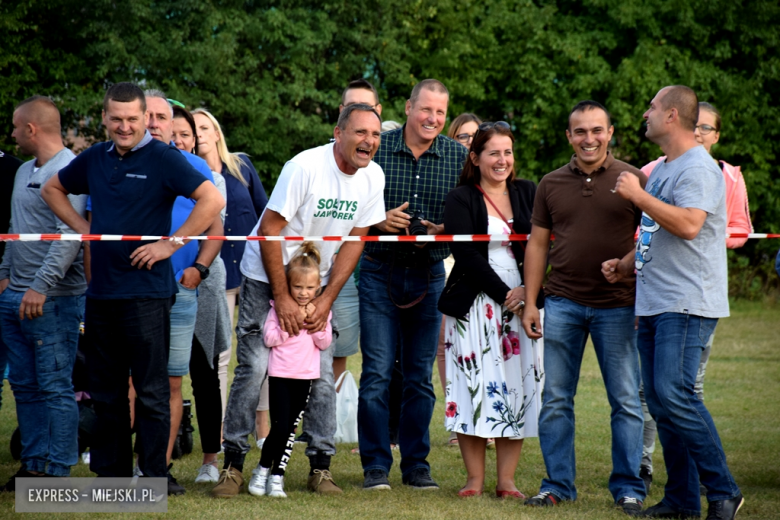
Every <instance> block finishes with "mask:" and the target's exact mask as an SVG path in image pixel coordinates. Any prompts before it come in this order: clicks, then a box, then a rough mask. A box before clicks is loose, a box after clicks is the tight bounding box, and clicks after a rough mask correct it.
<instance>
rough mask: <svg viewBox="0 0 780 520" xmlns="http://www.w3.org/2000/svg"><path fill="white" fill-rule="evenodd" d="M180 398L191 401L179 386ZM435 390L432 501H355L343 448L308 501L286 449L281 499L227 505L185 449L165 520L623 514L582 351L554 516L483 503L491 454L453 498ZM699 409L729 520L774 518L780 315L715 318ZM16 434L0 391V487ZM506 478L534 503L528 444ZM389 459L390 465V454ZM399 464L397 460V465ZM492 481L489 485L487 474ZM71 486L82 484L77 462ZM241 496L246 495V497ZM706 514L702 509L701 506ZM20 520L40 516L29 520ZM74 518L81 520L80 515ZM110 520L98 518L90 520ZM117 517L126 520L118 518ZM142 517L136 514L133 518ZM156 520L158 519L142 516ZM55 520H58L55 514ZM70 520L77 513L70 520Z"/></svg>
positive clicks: (655, 491) (655, 493)
mask: <svg viewBox="0 0 780 520" xmlns="http://www.w3.org/2000/svg"><path fill="white" fill-rule="evenodd" d="M350 369H351V370H352V371H353V373H355V374H356V376H357V375H358V373H359V371H360V357H359V356H354V357H353V358H351V359H350ZM185 381H186V389H185V393H186V395H191V390H190V388H189V381H188V380H187V379H186V378H185ZM434 388H435V389H436V392H437V395H439V397H440V399H439V400H438V402H437V406H436V411H435V412H434V418H433V421H432V422H431V440H432V450H431V454H430V457H429V461H430V463H431V466H432V474H433V477H434V478H435V479H436V480H437V481H438V482H439V484H440V485H441V490H440V491H437V492H420V491H417V492H415V491H412V490H409V489H405V487H404V486H402V485H401V475H400V472H399V470H398V467H397V464H396V465H395V466H394V467H393V470H392V472H391V474H390V483H391V485H392V486H393V490H392V491H389V492H363V491H362V490H361V486H362V482H363V474H362V470H361V467H360V458H359V456H357V455H352V454H350V448H353V447H354V445H340V446H339V453H338V454H337V455H336V456H335V457H334V458H333V463H332V470H333V474H334V478H335V479H336V482H337V483H338V484H339V485H340V486H341V487H342V488H343V489H344V495H343V496H339V497H336V498H332V497H331V498H328V497H320V496H315V495H313V494H311V493H308V492H307V491H306V476H307V474H308V460H307V458H306V457H305V456H304V454H303V449H302V448H301V447H298V446H297V447H296V449H295V453H294V455H293V459H292V463H291V465H290V466H289V467H288V472H287V477H286V482H285V487H286V490H287V493H288V495H289V498H288V499H287V500H278V499H271V498H267V497H262V498H257V497H253V496H251V495H249V494H247V493H246V491H244V493H243V494H241V495H240V496H239V497H237V498H234V499H231V500H216V499H212V498H210V496H209V494H208V493H209V490H210V489H211V485H210V484H209V485H206V484H202V485H196V484H194V483H193V481H194V478H195V475H196V473H197V469H198V467H200V462H201V453H200V444H199V439H198V437H197V435H198V434H197V432H196V434H195V435H196V438H195V451H194V452H193V453H192V454H190V455H188V456H186V457H185V458H184V459H182V460H179V461H176V463H175V465H174V469H173V472H174V475H176V476H177V478H178V480H179V482H181V483H182V484H183V485H184V486H185V487H186V488H187V494H186V495H185V496H182V497H171V498H170V500H169V503H168V511H169V512H168V514H167V515H164V516H165V517H166V518H176V519H179V518H182V519H183V518H198V519H199V518H218V519H220V520H228V519H239V518H241V519H244V518H259V519H274V518H302V519H305V518H311V519H321V518H345V519H347V518H349V519H352V518H356V519H357V518H366V519H372V520H380V519H393V518H411V519H422V518H425V519H428V518H432V519H460V520H462V519H482V518H515V519H523V520H524V519H536V518H539V519H542V518H544V519H609V518H613V519H619V518H625V516H624V515H623V514H622V513H620V512H618V511H617V510H616V509H615V508H614V507H613V505H612V497H611V496H610V494H609V492H608V490H607V479H608V477H609V472H610V468H611V461H610V432H609V407H608V404H607V400H606V394H605V391H604V385H603V382H602V380H601V375H600V373H599V369H598V365H597V363H596V358H595V355H594V354H593V349H592V348H590V347H589V348H588V351H587V353H586V355H585V360H584V362H583V367H582V375H581V378H580V386H579V392H578V396H577V400H576V413H577V437H576V443H577V486H578V491H579V498H578V500H577V501H576V502H573V503H567V504H564V505H562V506H560V507H556V508H554V509H544V510H537V509H530V508H527V507H524V506H522V505H520V504H519V503H518V502H516V501H500V500H497V499H495V498H492V497H491V496H490V492H492V490H493V489H494V488H495V452H494V451H491V452H489V455H488V479H487V482H486V484H485V491H486V493H485V495H484V496H483V497H479V498H471V499H460V498H458V497H457V496H456V492H457V491H458V489H460V488H461V487H462V485H463V483H464V482H465V470H464V468H463V463H462V460H461V457H460V452H459V451H458V449H457V448H449V447H447V446H446V445H445V444H446V439H447V432H445V430H444V427H443V416H444V405H443V402H442V400H441V395H440V392H441V386H440V385H439V380H438V375H437V374H436V373H435V371H434ZM705 400H706V401H705V402H706V403H707V406H708V408H709V409H710V411H711V412H712V415H713V417H714V418H715V423H716V424H717V426H718V430H719V432H720V435H721V439H722V441H723V444H724V447H725V450H726V454H727V456H728V460H729V465H730V467H731V470H732V473H733V474H734V477H735V479H736V481H737V483H738V484H739V485H740V487H741V488H742V492H743V494H744V495H745V498H746V505H745V506H744V507H743V508H742V510H741V511H740V515H739V518H757V519H759V518H760V519H775V518H780V306H777V305H762V304H758V303H747V302H737V303H734V304H733V305H732V317H731V318H729V319H725V320H722V321H721V323H720V324H719V326H718V329H717V334H716V337H715V347H714V350H713V353H712V357H711V359H710V364H709V368H708V371H707V378H706V382H705ZM15 426H16V417H15V410H14V406H13V399H12V397H11V392H10V389H9V387H8V383H7V382H6V383H5V387H4V391H3V407H2V409H1V410H0V447H1V448H0V481H2V482H5V480H6V479H7V478H8V477H10V476H11V475H12V474H13V473H14V472H15V471H16V470H17V468H18V463H17V462H15V461H13V460H12V459H11V456H10V454H9V452H8V449H7V446H8V441H9V439H10V436H11V432H12V431H13V429H14V428H15ZM523 449H524V452H523V456H522V458H521V461H520V465H519V467H518V470H517V476H516V478H517V484H518V487H519V489H520V490H521V491H523V492H524V493H526V494H535V493H536V492H537V490H538V488H539V483H540V481H541V479H542V478H543V477H544V476H545V471H544V463H543V461H542V456H541V453H540V450H539V442H538V439H528V440H527V441H526V443H525V447H524V448H523ZM259 456H260V451H259V450H257V449H256V448H253V449H252V451H251V452H250V453H249V455H248V457H247V466H246V468H245V471H244V475H245V477H247V478H248V477H249V476H250V473H251V469H252V468H253V467H254V465H255V464H257V461H258V460H259ZM396 459H398V455H397V452H396ZM396 462H398V460H396ZM491 474H492V476H491ZM73 476H77V477H86V476H90V473H89V470H88V468H87V467H86V466H85V465H84V464H81V463H79V465H78V466H76V467H75V468H74V469H73ZM655 478H656V481H655V482H654V484H653V488H652V490H651V493H650V496H649V497H648V499H647V505H652V504H655V503H656V502H657V501H658V500H660V498H661V496H662V492H663V489H662V486H663V483H664V481H665V471H664V465H663V460H662V457H661V450H660V445H659V449H658V450H656V454H655ZM245 489H246V488H245ZM704 508H705V509H704V511H705V513H706V503H705V504H704ZM13 511H14V497H13V495H12V494H9V493H4V494H0V518H10V517H11V516H13V515H14V512H13ZM27 516H28V517H30V518H39V517H40V518H44V517H46V518H48V517H49V516H50V515H35V514H28V515H27ZM79 516H83V515H79ZM120 516H121V515H109V514H102V515H101V517H106V518H110V517H117V518H118V517H120ZM126 516H127V515H125V517H126ZM138 516H142V515H138ZM144 516H148V517H161V516H163V515H159V514H158V515H144ZM58 517H66V518H67V517H69V515H59V516H58ZM73 517H74V518H75V517H76V515H73Z"/></svg>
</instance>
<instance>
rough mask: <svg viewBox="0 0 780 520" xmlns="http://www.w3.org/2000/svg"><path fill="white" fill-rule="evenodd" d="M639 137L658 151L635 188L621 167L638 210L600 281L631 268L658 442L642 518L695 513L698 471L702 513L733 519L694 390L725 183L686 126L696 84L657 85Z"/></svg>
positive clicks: (725, 306) (623, 187)
mask: <svg viewBox="0 0 780 520" xmlns="http://www.w3.org/2000/svg"><path fill="white" fill-rule="evenodd" d="M644 118H645V120H646V121H647V133H646V134H645V135H647V138H648V139H650V140H651V141H653V142H654V143H656V144H657V145H658V146H660V147H661V150H663V152H664V155H665V156H666V159H665V160H664V161H659V163H658V164H657V165H656V166H655V168H653V171H652V173H651V174H650V177H649V178H648V180H647V185H646V187H645V188H644V189H643V188H642V186H641V185H640V184H639V181H638V180H637V177H636V176H635V175H629V174H628V172H622V173H621V174H620V176H619V177H618V179H617V184H616V185H615V190H614V191H615V193H616V194H617V195H619V196H620V197H623V198H624V199H627V200H630V201H631V202H633V203H634V205H635V206H637V207H638V208H639V209H641V210H642V223H641V225H640V228H639V240H638V241H637V243H636V249H635V250H632V251H630V252H629V253H628V254H626V255H625V256H624V257H623V258H622V259H617V258H615V259H612V260H607V261H606V262H604V263H603V264H602V272H603V273H604V276H605V277H606V278H607V280H608V281H609V282H616V281H620V280H621V279H625V278H630V277H633V276H634V272H636V279H637V282H636V315H637V317H638V318H639V321H638V339H637V346H638V349H639V358H640V361H641V366H642V383H643V384H644V391H645V399H646V401H647V407H648V408H649V410H650V414H651V415H652V416H653V419H655V421H656V424H657V425H658V437H659V438H660V439H661V446H663V449H664V461H665V462H666V473H667V476H668V478H667V482H666V487H665V488H664V497H663V499H662V500H661V502H659V503H658V504H656V505H654V506H652V507H650V508H648V509H646V510H645V511H643V513H642V514H643V516H645V517H650V518H698V517H699V515H700V513H701V499H700V498H699V480H701V483H702V485H704V487H706V488H707V502H708V503H709V505H708V515H707V519H708V520H733V519H734V517H736V515H737V511H739V508H740V507H741V506H742V504H743V503H744V498H743V497H742V493H741V492H740V490H739V486H737V484H736V482H735V481H734V477H733V476H732V474H731V472H730V471H729V467H728V463H727V460H726V454H725V452H724V450H723V445H722V444H721V441H720V437H719V436H718V430H717V428H716V427H715V423H714V422H713V420H712V417H711V416H710V413H709V411H707V408H706V407H705V406H704V402H703V401H701V400H700V399H699V398H698V397H697V396H696V393H695V390H694V388H695V384H694V383H695V381H696V375H697V373H698V371H699V363H700V361H701V355H702V352H703V351H704V347H705V346H706V345H707V342H708V341H709V338H710V336H711V335H712V333H713V332H714V331H715V326H716V325H717V323H718V319H719V318H725V317H727V316H728V315H729V300H728V272H727V270H726V249H725V248H724V247H723V244H724V243H725V241H726V223H727V216H726V188H725V181H724V179H723V174H722V173H721V171H720V168H719V167H718V166H717V164H716V163H715V161H713V160H712V157H710V155H709V153H707V150H705V149H704V147H703V146H701V145H700V144H699V143H698V142H696V137H695V135H694V129H695V128H696V124H697V121H698V119H699V100H698V98H697V96H696V93H695V92H694V91H693V90H691V89H690V88H688V87H686V86H683V85H674V86H669V87H665V88H663V89H661V90H660V91H659V92H658V94H656V96H655V97H654V98H653V100H652V101H651V102H650V108H648V109H647V112H645V114H644Z"/></svg>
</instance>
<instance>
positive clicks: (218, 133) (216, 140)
mask: <svg viewBox="0 0 780 520" xmlns="http://www.w3.org/2000/svg"><path fill="white" fill-rule="evenodd" d="M192 115H193V117H194V118H195V127H196V130H197V136H198V155H200V156H201V157H202V158H203V159H205V160H206V162H207V163H208V164H209V167H210V168H211V169H212V171H214V172H215V173H220V174H222V176H223V177H224V178H225V187H226V189H227V201H226V207H225V209H226V211H225V235H234V236H246V235H248V234H249V233H250V232H251V231H252V229H253V228H254V227H255V224H257V220H258V218H259V217H260V215H261V214H262V213H263V210H264V209H265V205H266V204H267V203H268V196H267V195H266V194H265V190H264V189H263V185H262V183H261V182H260V178H259V177H258V175H257V171H256V170H255V167H254V166H252V163H251V162H250V161H249V158H248V157H247V155H246V154H243V153H230V152H229V151H228V147H227V144H226V142H225V134H224V133H223V132H222V128H221V127H220V125H219V122H217V119H216V118H215V117H214V116H213V115H212V114H211V113H210V112H208V111H207V110H204V109H202V108H196V109H195V110H193V111H192ZM245 246H246V242H241V241H226V242H225V243H224V245H223V246H222V253H221V256H222V260H223V261H224V262H225V269H226V271H227V283H226V287H225V288H226V294H227V301H228V312H229V315H230V328H231V330H232V329H233V314H234V312H235V308H236V300H237V297H238V290H239V286H240V285H241V269H240V267H241V258H242V257H243V256H244V247H245ZM232 350H233V349H232V345H231V348H230V349H229V350H227V351H225V352H223V353H222V354H221V355H220V357H219V383H220V390H221V392H222V410H223V413H224V410H225V405H226V402H227V367H228V363H230V356H231V354H232ZM263 388H264V391H263V392H262V393H261V397H260V401H261V403H260V405H259V406H258V410H259V411H263V412H264V414H263V415H264V416H265V415H267V410H268V384H267V383H266V384H265V385H263ZM261 409H262V410H261ZM258 422H261V423H262V424H261V425H259V426H262V427H259V428H258V430H262V431H260V432H258V436H257V437H258V446H259V445H260V443H259V441H260V439H264V438H265V435H267V430H268V429H269V427H268V420H267V417H264V420H262V421H258Z"/></svg>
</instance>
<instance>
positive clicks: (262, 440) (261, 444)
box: [257, 437, 266, 450]
mask: <svg viewBox="0 0 780 520" xmlns="http://www.w3.org/2000/svg"><path fill="white" fill-rule="evenodd" d="M265 439H266V438H265V437H263V438H262V439H257V447H258V448H260V449H261V450H262V449H263V444H265Z"/></svg>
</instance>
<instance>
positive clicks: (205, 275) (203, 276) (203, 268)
mask: <svg viewBox="0 0 780 520" xmlns="http://www.w3.org/2000/svg"><path fill="white" fill-rule="evenodd" d="M192 267H194V268H195V269H197V270H198V272H199V273H200V279H201V280H205V279H206V278H208V277H209V268H208V267H206V266H205V265H203V264H195V265H193V266H192Z"/></svg>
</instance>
